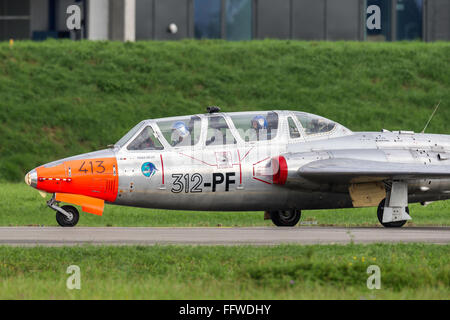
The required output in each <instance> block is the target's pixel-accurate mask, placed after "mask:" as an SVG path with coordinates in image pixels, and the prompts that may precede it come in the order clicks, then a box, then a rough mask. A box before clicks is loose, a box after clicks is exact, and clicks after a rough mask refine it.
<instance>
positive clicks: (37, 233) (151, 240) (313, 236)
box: [0, 227, 450, 246]
mask: <svg viewBox="0 0 450 320" xmlns="http://www.w3.org/2000/svg"><path fill="white" fill-rule="evenodd" d="M352 241H353V242H354V243H375V242H388V243H394V242H396V243H398V242H405V243H406V242H426V243H438V244H448V243H450V228H448V227H444V228H440V227H420V228H419V227H410V228H401V229H386V228H382V227H380V228H338V227H299V228H277V227H247V228H225V227H220V228H171V227H167V228H164V227H162V228H147V227H136V228H129V227H126V228H124V227H102V228H97V227H75V228H61V227H0V245H19V246H36V245H39V246H61V245H82V244H95V245H100V244H104V245H138V244H139V245H156V244H178V245H183V244H195V245H241V244H242V245H245V244H247V245H277V244H288V243H290V244H348V243H350V242H352Z"/></svg>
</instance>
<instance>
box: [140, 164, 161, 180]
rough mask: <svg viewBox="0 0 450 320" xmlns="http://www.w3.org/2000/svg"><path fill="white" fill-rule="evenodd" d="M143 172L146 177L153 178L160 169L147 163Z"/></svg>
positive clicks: (143, 165)
mask: <svg viewBox="0 0 450 320" xmlns="http://www.w3.org/2000/svg"><path fill="white" fill-rule="evenodd" d="M141 171H142V174H143V175H144V176H146V177H148V178H151V177H152V176H153V175H154V174H155V173H156V171H158V169H156V166H155V165H154V164H153V163H151V162H145V163H144V164H142V167H141Z"/></svg>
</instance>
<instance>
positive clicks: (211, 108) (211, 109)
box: [206, 106, 220, 113]
mask: <svg viewBox="0 0 450 320" xmlns="http://www.w3.org/2000/svg"><path fill="white" fill-rule="evenodd" d="M206 112H208V113H217V112H220V108H219V107H218V106H209V107H206Z"/></svg>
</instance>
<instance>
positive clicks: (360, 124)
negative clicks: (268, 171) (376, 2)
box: [0, 40, 450, 182]
mask: <svg viewBox="0 0 450 320" xmlns="http://www.w3.org/2000/svg"><path fill="white" fill-rule="evenodd" d="M449 57H450V44H449V43H448V42H441V43H422V42H405V43H401V42H400V43H366V42H301V41H282V40H265V41H251V42H225V41H194V40H189V41H177V42H175V41H174V42H170V41H169V42H158V41H151V42H136V43H119V42H101V41H81V42H74V41H54V40H49V41H45V42H39V43H38V42H31V41H23V42H22V41H17V42H15V43H14V45H13V46H12V47H10V46H9V44H8V43H7V42H3V43H0V141H1V143H0V181H16V182H17V181H21V180H22V179H23V176H24V174H25V173H26V172H28V171H29V170H30V169H32V168H34V167H36V166H38V165H40V164H43V163H47V162H49V161H51V160H55V159H59V158H63V157H67V156H70V155H74V154H79V153H83V152H87V151H92V150H96V149H100V148H103V147H104V146H105V145H107V144H110V143H114V142H115V141H117V140H118V139H119V138H120V137H121V136H122V135H123V134H125V132H127V130H129V129H130V128H131V127H132V126H133V125H134V124H136V123H138V122H139V121H140V120H142V119H144V118H156V117H165V116H173V115H181V114H191V113H201V112H204V110H205V107H206V106H208V105H219V106H221V107H222V109H223V110H225V111H242V110H261V109H272V108H277V109H292V110H303V111H307V112H312V113H316V114H320V115H323V116H325V117H328V118H331V119H333V120H335V121H337V122H340V123H342V124H343V125H345V126H347V127H349V128H350V129H352V130H355V131H358V130H364V131H365V130H376V131H378V130H380V129H381V128H386V129H392V130H395V129H403V130H415V131H421V130H422V128H423V126H424V124H425V122H426V120H427V119H428V117H429V115H430V114H431V112H432V109H433V106H434V105H436V104H437V103H438V101H439V100H441V106H440V110H439V112H438V114H437V116H436V117H435V119H434V120H433V121H432V122H431V124H430V126H429V128H428V132H434V133H448V123H449V121H450V109H449V108H448V107H449V103H450V102H449V101H450V90H449V89H450V88H449V85H450V59H449Z"/></svg>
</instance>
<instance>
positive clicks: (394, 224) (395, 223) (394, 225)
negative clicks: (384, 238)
mask: <svg viewBox="0 0 450 320" xmlns="http://www.w3.org/2000/svg"><path fill="white" fill-rule="evenodd" d="M385 203H386V199H383V200H382V201H381V202H380V204H379V205H378V210H377V217H378V221H379V222H380V223H381V224H382V225H383V227H386V228H401V227H402V226H403V225H404V224H405V223H406V220H401V221H393V222H386V223H383V213H384V204H385ZM406 213H408V214H409V208H408V207H406Z"/></svg>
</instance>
